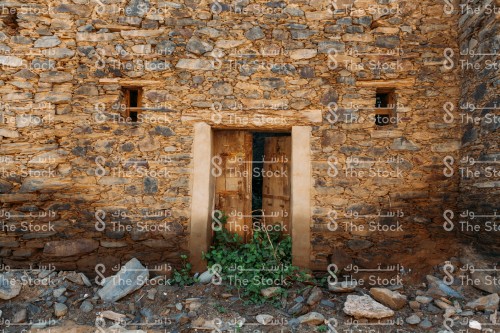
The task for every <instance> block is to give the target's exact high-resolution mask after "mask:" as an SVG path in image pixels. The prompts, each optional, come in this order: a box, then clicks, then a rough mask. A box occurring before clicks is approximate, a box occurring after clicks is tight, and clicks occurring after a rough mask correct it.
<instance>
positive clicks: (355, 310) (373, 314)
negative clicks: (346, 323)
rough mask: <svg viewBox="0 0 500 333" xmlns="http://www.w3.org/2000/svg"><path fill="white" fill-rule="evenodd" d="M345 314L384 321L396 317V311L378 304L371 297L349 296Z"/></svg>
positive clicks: (345, 305)
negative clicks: (383, 319)
mask: <svg viewBox="0 0 500 333" xmlns="http://www.w3.org/2000/svg"><path fill="white" fill-rule="evenodd" d="M344 312H345V313H346V314H347V315H349V316H353V317H355V318H373V319H382V318H386V317H391V316H394V311H392V310H391V309H389V308H387V307H385V306H384V305H382V304H380V303H378V302H376V301H375V300H373V299H372V298H371V297H370V296H368V295H365V296H357V295H348V296H347V301H346V302H345V304H344Z"/></svg>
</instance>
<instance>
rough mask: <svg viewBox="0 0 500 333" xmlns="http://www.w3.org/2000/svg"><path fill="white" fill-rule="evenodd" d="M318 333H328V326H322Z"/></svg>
mask: <svg viewBox="0 0 500 333" xmlns="http://www.w3.org/2000/svg"><path fill="white" fill-rule="evenodd" d="M316 331H317V332H327V331H328V326H326V325H320V326H318V327H317V328H316Z"/></svg>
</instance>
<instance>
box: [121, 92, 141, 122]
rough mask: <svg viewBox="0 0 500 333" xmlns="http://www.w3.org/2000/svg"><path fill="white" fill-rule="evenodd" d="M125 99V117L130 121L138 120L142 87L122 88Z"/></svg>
mask: <svg viewBox="0 0 500 333" xmlns="http://www.w3.org/2000/svg"><path fill="white" fill-rule="evenodd" d="M123 95H124V99H125V117H127V118H128V119H129V120H130V121H131V122H137V121H138V120H139V113H140V112H141V110H142V89H141V88H136V87H128V88H123Z"/></svg>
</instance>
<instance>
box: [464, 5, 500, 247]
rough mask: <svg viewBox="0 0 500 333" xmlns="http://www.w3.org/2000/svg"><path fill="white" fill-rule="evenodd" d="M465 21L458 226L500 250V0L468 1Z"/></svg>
mask: <svg viewBox="0 0 500 333" xmlns="http://www.w3.org/2000/svg"><path fill="white" fill-rule="evenodd" d="M460 11H461V17H460V20H459V33H460V35H459V41H460V52H461V60H460V63H458V64H457V66H458V67H459V68H460V70H461V72H462V77H463V81H462V85H461V100H460V117H457V119H456V120H455V121H457V122H459V123H461V124H462V125H463V127H464V130H463V136H462V145H463V149H462V151H461V160H460V161H458V162H456V163H455V165H457V166H458V168H459V169H458V170H459V176H460V192H461V194H460V199H461V201H460V208H461V211H460V212H457V214H458V213H460V214H461V216H460V217H458V216H456V221H460V222H459V224H457V228H458V229H459V230H460V231H462V232H463V234H464V235H465V236H466V239H467V240H468V241H470V242H472V243H473V244H474V245H476V246H478V247H479V248H480V249H482V250H483V251H486V252H488V253H489V254H497V255H498V250H499V244H500V243H499V240H500V238H499V235H500V232H499V231H500V228H499V227H498V225H500V219H499V217H498V216H495V215H499V214H498V208H499V207H500V199H499V198H500V195H499V194H500V146H499V143H500V136H499V131H498V129H499V128H500V95H499V91H500V56H499V54H500V1H496V2H495V1H471V2H465V3H463V4H462V6H461V8H460Z"/></svg>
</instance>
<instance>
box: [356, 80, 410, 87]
mask: <svg viewBox="0 0 500 333" xmlns="http://www.w3.org/2000/svg"><path fill="white" fill-rule="evenodd" d="M415 81H416V80H415V78H407V79H398V80H372V81H357V82H356V87H364V88H388V87H391V88H406V87H408V88H411V87H413V86H414V85H415Z"/></svg>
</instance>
